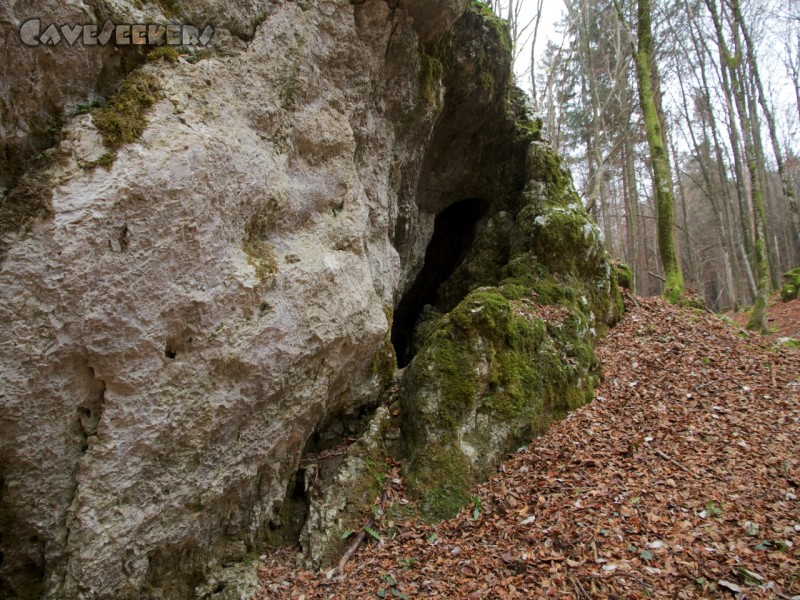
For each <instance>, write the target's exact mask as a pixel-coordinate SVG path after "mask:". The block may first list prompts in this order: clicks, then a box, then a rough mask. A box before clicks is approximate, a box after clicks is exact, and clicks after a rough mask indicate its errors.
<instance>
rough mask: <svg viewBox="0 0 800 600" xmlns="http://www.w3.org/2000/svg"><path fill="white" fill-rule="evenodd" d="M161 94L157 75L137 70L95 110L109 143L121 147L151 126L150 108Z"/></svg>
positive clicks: (101, 132)
mask: <svg viewBox="0 0 800 600" xmlns="http://www.w3.org/2000/svg"><path fill="white" fill-rule="evenodd" d="M160 97H161V86H160V84H159V81H158V79H157V78H156V76H155V75H153V74H151V73H146V72H144V71H141V70H139V71H134V72H133V73H131V74H130V75H129V76H128V77H127V78H126V79H125V80H124V81H123V82H122V85H121V86H120V88H119V90H118V91H117V93H116V94H114V95H113V96H112V97H111V99H110V100H109V101H108V104H107V105H106V106H104V107H102V108H96V109H94V110H93V111H92V120H93V121H94V125H95V127H97V130H98V131H99V132H100V135H101V136H102V137H103V141H104V142H105V144H106V146H107V147H108V148H110V149H111V150H117V149H118V148H120V147H121V146H122V145H124V144H129V143H131V142H135V141H136V140H138V139H139V138H140V137H141V136H142V133H144V130H145V127H147V116H146V112H147V109H148V108H150V107H151V106H152V105H153V104H155V103H156V101H158V99H159V98H160Z"/></svg>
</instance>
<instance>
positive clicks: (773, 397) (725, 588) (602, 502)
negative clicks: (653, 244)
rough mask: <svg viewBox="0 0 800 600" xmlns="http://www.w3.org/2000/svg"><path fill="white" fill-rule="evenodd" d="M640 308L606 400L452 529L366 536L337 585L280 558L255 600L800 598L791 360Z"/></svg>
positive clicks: (734, 334)
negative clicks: (378, 599)
mask: <svg viewBox="0 0 800 600" xmlns="http://www.w3.org/2000/svg"><path fill="white" fill-rule="evenodd" d="M636 304H637V306H634V304H633V303H632V302H630V301H629V304H628V311H629V312H628V314H627V316H626V318H625V319H624V321H623V322H622V323H621V324H620V325H618V326H617V327H616V328H615V329H613V330H612V331H611V332H610V333H609V335H608V337H607V338H606V339H605V340H604V341H603V343H602V344H601V346H600V348H599V350H598V355H599V357H600V359H601V360H602V362H603V365H604V366H603V381H602V382H601V385H600V386H599V387H598V390H597V395H598V398H597V399H596V400H595V401H594V402H593V403H592V404H590V405H589V406H586V407H584V408H582V409H580V410H577V411H575V412H574V413H572V414H571V415H569V416H568V417H567V418H566V419H564V420H563V421H561V422H558V423H555V424H553V425H552V426H551V428H550V430H549V431H548V432H547V433H546V434H545V435H544V436H542V437H541V438H539V439H537V440H535V441H534V442H533V443H532V444H531V446H530V447H529V448H528V449H525V450H524V451H521V452H517V453H515V454H514V455H513V456H511V457H510V458H509V460H508V461H507V462H506V463H505V464H504V466H503V468H502V469H500V473H498V475H497V476H495V477H494V478H493V479H491V480H490V481H488V482H486V483H485V484H484V485H482V486H480V487H479V488H477V489H476V490H475V492H474V494H475V495H474V498H473V502H472V503H471V504H470V505H469V506H467V507H465V508H464V510H462V512H461V513H460V514H459V515H458V516H457V517H456V518H454V519H452V520H450V521H447V522H444V523H441V524H439V525H437V526H435V527H431V526H426V525H422V524H418V523H411V522H407V523H404V524H403V525H402V526H398V527H397V528H396V531H394V532H390V531H386V530H380V531H376V533H378V534H379V536H380V537H381V539H382V544H380V545H379V544H378V543H377V540H373V543H372V544H371V545H369V546H365V547H362V548H361V549H360V551H359V553H358V554H357V555H356V556H355V557H354V558H353V559H352V560H351V562H350V563H349V564H348V565H347V567H346V568H345V572H344V573H343V574H341V575H338V576H337V577H334V578H333V579H331V580H326V579H325V577H324V575H323V576H320V575H317V574H313V573H309V572H307V571H303V570H300V569H296V568H295V566H294V563H293V560H292V557H291V554H290V552H289V551H288V550H280V551H278V552H276V553H275V554H274V555H270V556H268V557H267V559H266V560H265V561H264V566H263V567H262V573H261V581H262V591H261V592H260V593H259V595H258V596H257V597H258V598H293V599H298V598H301V597H304V598H308V599H310V598H334V599H348V600H349V599H351V598H376V597H380V596H379V592H380V591H383V592H384V597H387V598H391V597H398V598H399V597H408V598H429V597H431V598H498V597H501V598H545V597H551V596H552V597H556V598H559V597H560V598H577V599H580V600H589V599H601V598H645V597H650V598H687V599H688V598H698V597H699V598H725V597H728V598H730V597H732V596H733V597H743V596H745V595H746V597H747V598H794V597H796V596H800V552H799V550H798V548H800V546H798V544H800V502H798V488H800V485H798V482H799V481H800V398H799V397H800V381H799V380H798V378H799V376H800V350H797V349H791V348H781V349H777V350H776V349H774V348H772V347H771V345H770V342H769V341H768V340H764V339H761V338H757V337H755V336H748V337H743V336H742V335H741V334H740V333H739V332H738V330H737V329H735V328H734V327H731V326H730V325H728V324H726V323H724V322H722V321H721V320H719V319H717V318H715V317H713V316H709V315H706V314H701V313H697V312H693V311H689V310H683V309H678V308H675V307H672V306H669V305H667V304H665V303H663V302H662V301H660V300H655V299H639V300H638V301H637V303H636ZM632 384H634V385H632ZM397 486H399V484H397ZM396 501H398V502H401V501H402V502H405V503H408V502H409V499H406V498H404V497H398V498H396ZM476 511H477V516H476ZM373 537H374V536H373ZM387 577H389V578H391V579H390V580H389V579H387ZM387 581H391V582H393V585H388V583H387Z"/></svg>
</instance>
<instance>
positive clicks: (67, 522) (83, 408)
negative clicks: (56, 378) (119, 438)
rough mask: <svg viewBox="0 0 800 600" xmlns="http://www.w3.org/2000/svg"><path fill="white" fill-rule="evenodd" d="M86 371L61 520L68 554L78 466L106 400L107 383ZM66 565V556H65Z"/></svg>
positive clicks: (89, 370)
mask: <svg viewBox="0 0 800 600" xmlns="http://www.w3.org/2000/svg"><path fill="white" fill-rule="evenodd" d="M86 370H87V394H86V400H85V401H84V402H83V403H82V404H80V405H79V406H78V407H77V408H76V409H75V421H74V423H73V428H72V442H73V444H74V448H75V450H74V456H75V460H74V463H73V465H74V466H73V468H72V471H71V473H70V492H69V497H68V499H67V502H66V507H65V510H64V515H63V517H62V520H63V526H64V546H63V547H64V548H65V549H66V552H67V553H69V541H70V534H71V533H72V524H71V521H72V518H73V515H74V511H75V509H76V506H75V505H76V502H77V496H78V486H79V481H78V476H79V474H80V470H81V463H82V462H83V460H84V457H85V456H86V453H87V452H88V451H89V447H90V441H91V439H92V438H94V437H96V436H97V427H98V426H99V425H100V420H101V419H102V418H103V409H104V408H105V400H106V383H105V381H103V380H102V379H99V378H98V377H97V374H96V373H95V370H94V368H93V367H92V366H90V365H88V364H87V365H86ZM67 561H69V555H68V554H67ZM68 573H69V569H64V570H63V572H62V581H61V585H62V587H63V585H64V584H65V583H66V578H67V575H68Z"/></svg>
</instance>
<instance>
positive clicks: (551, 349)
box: [400, 142, 622, 520]
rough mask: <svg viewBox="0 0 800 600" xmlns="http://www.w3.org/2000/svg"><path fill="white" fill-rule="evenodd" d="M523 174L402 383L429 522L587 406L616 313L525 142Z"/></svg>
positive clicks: (611, 279)
mask: <svg viewBox="0 0 800 600" xmlns="http://www.w3.org/2000/svg"><path fill="white" fill-rule="evenodd" d="M527 176H528V183H527V185H526V186H525V190H524V192H523V193H522V194H521V196H520V201H519V208H518V210H517V211H516V214H510V213H509V212H507V211H503V212H501V213H498V214H497V215H495V216H494V217H493V218H491V219H490V220H489V222H488V223H487V225H486V227H485V228H484V230H483V232H482V233H481V234H480V235H479V237H478V239H477V240H476V242H475V244H474V246H473V250H472V251H471V252H470V253H469V254H468V256H467V258H466V259H465V261H464V263H463V264H462V265H461V266H460V267H459V269H457V270H456V272H455V273H454V275H453V276H452V277H451V279H450V280H448V281H447V282H446V283H445V284H444V286H443V291H444V292H445V293H444V294H442V295H440V298H442V303H443V305H445V306H446V304H447V302H448V301H452V299H453V298H454V297H456V296H457V291H458V290H463V289H469V288H471V289H472V291H471V292H469V293H468V294H467V295H466V297H464V299H463V300H461V301H460V302H459V303H457V304H456V305H455V307H453V308H452V310H450V312H449V313H447V314H444V315H443V316H440V317H438V319H437V318H432V317H431V314H433V315H434V316H435V315H436V313H435V312H433V311H429V315H428V317H426V319H425V320H424V321H423V324H424V330H423V329H422V328H421V329H420V330H419V331H418V337H423V336H424V340H422V341H418V344H419V345H420V346H421V348H420V349H419V352H418V353H417V355H416V356H415V358H414V359H413V361H412V362H411V364H410V365H409V367H408V368H407V369H406V371H405V373H404V376H403V379H402V382H401V389H400V399H401V404H402V410H403V428H402V430H403V442H404V453H405V456H406V474H407V479H408V485H409V488H410V490H411V491H412V492H413V493H415V494H416V495H417V496H418V498H419V500H420V509H421V512H422V514H423V516H425V517H426V518H429V519H434V520H435V519H440V518H445V517H448V516H450V515H452V514H454V513H455V512H456V511H457V510H458V508H459V507H460V506H462V505H463V504H464V503H465V502H467V501H468V500H469V489H470V487H471V486H472V485H473V484H474V483H475V482H476V481H478V480H480V479H481V478H484V477H486V476H487V475H488V474H489V473H490V472H492V471H493V470H494V468H495V467H496V465H497V464H498V462H499V461H500V460H502V458H503V457H504V456H505V454H506V453H507V452H509V451H511V450H513V449H514V448H516V447H518V446H519V445H520V444H523V443H526V442H528V441H529V440H530V439H531V438H532V437H533V436H535V435H537V434H539V433H541V432H543V431H544V430H545V428H546V427H547V426H548V424H549V423H550V422H552V421H553V420H554V419H558V418H560V417H563V416H564V415H565V414H566V413H567V412H568V411H569V410H571V409H574V408H576V407H578V406H581V405H583V404H584V403H586V402H588V401H589V400H590V399H591V398H592V395H593V388H594V383H595V380H596V376H597V366H598V365H597V362H596V359H595V357H594V342H595V339H596V337H597V336H598V332H602V331H603V330H604V329H605V328H606V327H607V326H608V325H609V324H612V323H614V322H615V321H616V320H617V319H619V317H620V316H621V314H622V300H621V297H620V294H619V288H618V286H617V278H616V271H615V270H614V269H612V267H611V264H610V262H609V259H608V256H607V254H606V252H605V250H604V247H603V240H602V236H601V234H600V231H599V229H598V228H597V226H596V225H595V224H594V223H593V222H592V221H591V220H590V219H589V217H588V216H587V215H586V212H585V211H584V209H583V206H582V204H581V203H580V201H579V199H578V197H577V194H576V193H575V191H574V187H573V185H572V181H571V177H570V175H569V173H568V172H567V171H565V170H564V169H563V168H562V165H561V162H560V160H559V158H558V157H557V156H556V155H555V153H554V152H553V151H552V149H551V148H550V147H549V146H547V145H546V144H542V143H538V142H534V143H532V144H531V146H530V149H529V153H528V161H527ZM499 257H503V258H502V259H500V258H499ZM476 283H481V284H484V287H477V289H475V288H474V286H475V284H476Z"/></svg>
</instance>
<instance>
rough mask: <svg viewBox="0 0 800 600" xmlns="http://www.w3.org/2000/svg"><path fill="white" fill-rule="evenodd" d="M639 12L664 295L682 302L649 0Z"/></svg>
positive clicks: (640, 69)
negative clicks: (655, 83)
mask: <svg viewBox="0 0 800 600" xmlns="http://www.w3.org/2000/svg"><path fill="white" fill-rule="evenodd" d="M638 16H639V22H638V28H637V31H638V36H637V37H638V45H637V49H636V75H637V79H638V81H639V101H640V104H641V108H642V115H643V117H644V125H645V132H646V134H647V143H648V146H649V148H650V163H651V167H652V170H653V184H654V188H655V196H656V206H657V211H658V212H657V215H658V221H657V226H658V248H659V253H660V255H661V264H662V265H663V267H664V276H665V279H666V282H665V284H664V296H665V297H666V298H667V299H668V300H669V301H670V302H672V303H679V302H681V300H682V299H683V296H684V282H683V274H682V273H681V267H680V263H679V262H678V257H677V254H676V252H675V237H674V233H673V214H672V207H673V197H672V179H671V177H670V168H669V160H668V157H667V151H666V145H665V143H664V132H663V127H662V124H661V122H660V120H659V118H658V112H657V110H656V104H655V93H654V90H653V87H652V83H653V81H652V78H651V71H650V56H651V49H652V47H653V44H652V37H653V36H652V27H651V23H650V0H639V3H638Z"/></svg>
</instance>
